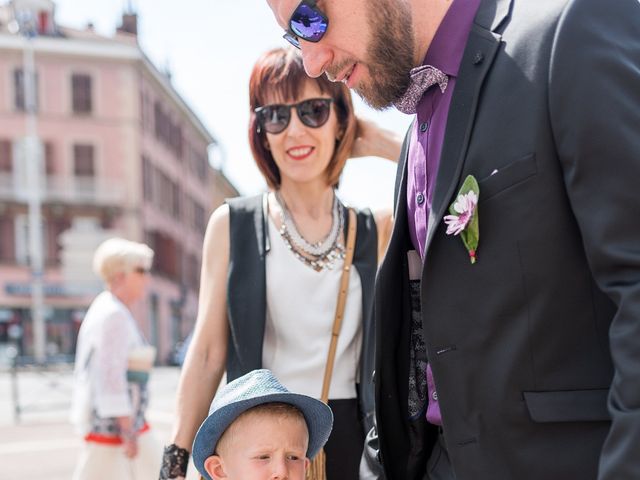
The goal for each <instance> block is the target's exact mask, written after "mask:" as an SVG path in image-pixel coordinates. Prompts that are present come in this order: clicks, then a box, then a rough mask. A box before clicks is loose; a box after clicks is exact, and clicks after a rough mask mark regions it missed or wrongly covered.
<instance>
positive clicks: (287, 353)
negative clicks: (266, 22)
mask: <svg viewBox="0 0 640 480" xmlns="http://www.w3.org/2000/svg"><path fill="white" fill-rule="evenodd" d="M249 91H250V94H249V97H250V109H251V120H250V125H249V142H250V145H251V150H252V152H253V156H254V158H255V161H256V163H257V165H258V168H259V169H260V171H261V172H262V174H263V175H264V177H265V179H266V181H267V184H268V186H269V193H265V194H264V195H258V196H255V197H249V198H238V199H231V200H229V201H228V202H227V203H226V204H225V205H223V206H221V207H220V208H218V209H217V210H216V211H215V212H214V213H213V215H212V216H211V219H210V221H209V225H208V227H207V232H206V235H205V241H204V255H203V268H202V280H201V287H200V305H199V313H198V319H197V322H196V326H195V331H194V336H193V341H192V342H191V345H190V348H189V351H188V353H187V356H186V361H185V364H184V368H183V371H182V377H181V381H180V386H179V390H178V415H177V422H176V425H175V428H174V433H173V442H174V443H173V444H172V445H170V446H168V447H166V448H165V456H164V465H163V470H162V473H161V478H181V476H184V474H185V470H186V459H187V458H188V449H189V448H190V446H191V443H192V441H193V438H194V436H195V433H196V429H197V427H198V426H199V425H200V423H201V422H202V420H203V419H204V418H205V417H206V415H207V409H208V407H209V404H210V403H211V399H212V398H213V396H214V393H215V391H216V390H217V388H218V385H219V383H220V381H221V379H222V376H223V373H224V372H225V371H226V373H227V380H229V381H231V380H233V379H235V378H237V377H239V376H241V375H244V374H246V373H247V372H249V371H251V370H254V369H258V368H268V369H270V370H271V371H273V372H274V374H275V375H276V376H277V377H278V379H279V380H280V381H281V382H282V384H283V385H285V386H286V387H287V388H288V389H289V390H291V391H295V392H298V393H303V394H307V395H309V396H312V397H315V398H321V392H322V389H323V388H322V387H323V380H324V378H325V372H327V371H329V372H330V373H331V377H330V378H331V380H330V382H329V381H327V386H328V389H327V390H328V403H329V406H330V407H331V408H332V410H333V413H334V418H335V420H334V429H333V432H332V434H331V437H330V438H329V441H328V443H327V445H326V446H325V452H326V473H327V478H328V480H341V479H345V480H346V479H349V480H352V479H357V478H358V468H359V463H360V456H361V453H362V447H363V443H364V437H365V433H366V432H367V431H368V429H369V427H370V424H371V421H372V416H373V387H372V372H373V343H374V342H373V334H374V329H373V316H372V298H373V284H374V277H375V272H376V268H377V257H378V251H379V250H381V246H382V245H379V238H380V244H382V243H383V240H382V237H384V235H381V236H379V235H378V228H377V223H376V221H378V222H382V221H388V216H387V217H386V218H385V217H384V216H379V217H378V218H377V219H376V218H375V217H374V215H373V214H372V213H371V212H370V211H369V210H363V211H358V212H355V210H353V209H349V208H347V207H346V206H345V205H344V204H343V203H342V202H341V200H340V198H339V197H338V196H337V194H336V188H337V186H338V182H339V179H340V174H341V172H342V169H343V167H344V165H345V162H346V160H347V158H349V157H354V156H369V155H375V156H379V157H385V158H389V159H392V160H394V161H395V160H396V158H397V155H398V154H399V149H400V141H399V139H397V138H396V137H395V135H393V134H391V133H390V132H388V131H384V130H381V129H379V128H378V127H376V126H375V125H374V124H372V123H370V122H362V121H359V120H357V119H356V117H355V115H354V112H353V105H352V102H351V95H350V93H349V90H348V89H347V87H346V86H345V85H344V84H342V83H333V82H330V81H329V80H327V79H326V78H325V77H322V78H315V79H312V78H309V77H307V75H306V74H305V71H304V67H303V64H302V59H301V57H300V54H299V53H298V51H296V50H293V49H276V50H271V51H269V52H267V53H265V54H264V55H263V56H262V57H261V58H260V59H259V60H258V61H257V63H256V65H255V66H254V69H253V72H252V74H251V79H250V85H249ZM350 225H351V226H355V227H356V228H355V229H354V230H355V232H356V233H355V245H354V247H353V254H352V256H350V255H349V252H348V250H349V245H348V243H347V240H348V234H347V232H348V231H349V226H350ZM385 228H386V225H385ZM349 261H352V265H353V267H354V268H349V263H346V264H345V262H349ZM345 265H346V266H347V268H343V267H345ZM343 274H344V278H343ZM345 279H346V281H347V282H348V287H347V288H345V289H344V290H345V294H344V295H345V298H344V299H343V301H342V303H343V304H344V306H343V313H342V314H340V315H339V317H340V318H341V326H340V328H339V333H338V336H337V342H336V345H335V355H334V357H333V360H332V361H331V362H329V361H328V355H327V352H328V351H329V345H330V341H331V338H332V329H333V327H334V322H335V317H336V311H337V309H338V308H337V307H338V304H339V303H341V302H339V301H338V297H339V290H340V288H339V287H340V285H341V281H343V280H345ZM328 364H329V367H327V365H328ZM331 364H333V368H331Z"/></svg>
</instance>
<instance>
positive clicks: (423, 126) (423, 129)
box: [420, 122, 429, 133]
mask: <svg viewBox="0 0 640 480" xmlns="http://www.w3.org/2000/svg"><path fill="white" fill-rule="evenodd" d="M428 128H429V122H422V123H421V124H420V131H421V132H422V133H424V132H426V131H427V129H428Z"/></svg>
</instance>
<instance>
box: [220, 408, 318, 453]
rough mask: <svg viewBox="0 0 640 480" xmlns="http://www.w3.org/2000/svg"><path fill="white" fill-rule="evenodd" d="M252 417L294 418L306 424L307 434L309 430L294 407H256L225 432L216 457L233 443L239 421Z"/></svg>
mask: <svg viewBox="0 0 640 480" xmlns="http://www.w3.org/2000/svg"><path fill="white" fill-rule="evenodd" d="M250 415H268V416H273V417H278V418H293V419H296V420H299V421H300V422H302V423H303V424H304V426H305V428H306V429H307V433H308V430H309V427H308V426H307V421H306V420H305V418H304V415H303V413H302V412H301V411H300V410H299V409H298V408H296V407H295V406H294V405H291V404H289V403H281V402H271V403H263V404H260V405H256V406H255V407H253V408H250V409H249V410H246V411H244V412H242V413H241V414H240V415H238V417H237V418H236V419H235V420H234V421H233V422H232V423H231V425H229V426H228V427H227V429H226V430H225V431H224V433H223V434H222V436H221V437H220V440H218V444H217V445H216V450H215V452H214V455H220V451H221V450H222V451H224V450H225V448H226V447H227V446H228V445H229V444H230V443H231V442H232V438H233V436H234V433H235V432H234V428H233V426H234V425H237V424H238V420H240V419H241V418H244V417H247V416H250Z"/></svg>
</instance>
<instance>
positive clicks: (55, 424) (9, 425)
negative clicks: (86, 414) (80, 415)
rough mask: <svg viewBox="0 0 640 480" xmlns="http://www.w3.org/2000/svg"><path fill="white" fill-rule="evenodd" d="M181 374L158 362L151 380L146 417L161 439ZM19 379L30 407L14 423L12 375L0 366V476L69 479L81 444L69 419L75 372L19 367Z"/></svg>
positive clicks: (0, 478)
mask: <svg viewBox="0 0 640 480" xmlns="http://www.w3.org/2000/svg"><path fill="white" fill-rule="evenodd" d="M179 374H180V370H179V369H178V368H177V367H159V368H156V369H155V370H154V371H153V374H152V376H151V380H150V387H149V388H150V405H149V410H148V415H147V419H148V421H149V423H150V424H151V426H152V428H153V430H154V431H155V434H156V436H157V437H158V439H159V440H160V441H161V442H162V443H165V442H166V441H167V439H168V438H169V434H170V431H171V425H172V421H173V409H174V401H175V392H176V391H177V388H178V377H179ZM18 382H19V383H18V385H19V393H20V396H21V399H22V401H21V403H23V404H24V405H25V406H26V407H30V408H29V409H28V410H27V411H25V412H24V413H23V414H22V415H21V418H20V422H19V423H16V422H15V418H14V411H13V401H12V389H11V376H10V374H9V373H8V372H5V371H2V372H0V465H2V467H0V480H22V479H25V480H26V479H28V480H69V479H70V478H71V475H72V472H73V468H74V465H75V461H76V458H77V454H78V451H79V449H80V447H81V445H82V443H81V440H80V439H79V438H78V436H77V435H76V434H75V432H74V431H73V428H72V427H71V425H69V423H68V422H67V416H68V408H69V403H70V392H71V373H70V372H65V373H63V374H56V375H52V376H49V375H46V376H43V375H39V374H37V373H35V372H27V373H20V374H19V377H18ZM36 408H37V410H38V411H36ZM191 473H193V471H192V472H191ZM149 480H156V479H149Z"/></svg>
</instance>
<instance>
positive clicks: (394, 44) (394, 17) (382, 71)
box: [354, 0, 414, 110]
mask: <svg viewBox="0 0 640 480" xmlns="http://www.w3.org/2000/svg"><path fill="white" fill-rule="evenodd" d="M371 3H372V4H373V8H370V9H369V27H370V30H371V32H372V39H371V43H370V48H369V50H368V52H367V55H368V57H369V58H368V61H367V63H366V65H367V67H368V69H369V76H370V80H369V82H368V83H364V82H362V83H361V84H359V85H356V86H355V87H354V90H355V91H356V92H357V93H358V95H360V97H362V99H363V100H364V101H365V103H367V104H368V105H369V106H370V107H372V108H374V109H376V110H383V109H385V108H388V107H390V106H391V105H392V104H393V103H394V102H395V101H396V100H398V99H400V97H402V95H403V94H404V93H405V92H406V91H407V88H408V87H409V81H410V76H409V73H410V71H411V69H412V68H413V66H414V65H413V56H414V46H413V41H414V35H413V26H412V22H411V9H410V7H409V5H408V4H407V3H405V2H401V1H397V0H394V1H390V0H378V1H376V2H371Z"/></svg>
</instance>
